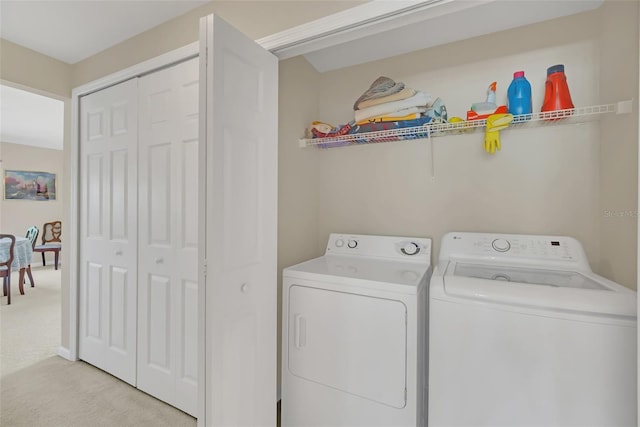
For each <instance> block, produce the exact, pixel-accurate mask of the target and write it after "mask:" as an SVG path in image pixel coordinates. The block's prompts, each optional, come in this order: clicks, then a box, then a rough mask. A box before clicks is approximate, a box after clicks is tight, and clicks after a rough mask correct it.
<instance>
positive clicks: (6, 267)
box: [0, 234, 16, 305]
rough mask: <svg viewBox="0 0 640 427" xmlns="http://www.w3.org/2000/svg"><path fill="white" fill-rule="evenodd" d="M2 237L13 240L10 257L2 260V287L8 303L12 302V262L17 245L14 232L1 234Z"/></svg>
mask: <svg viewBox="0 0 640 427" xmlns="http://www.w3.org/2000/svg"><path fill="white" fill-rule="evenodd" d="M0 239H9V240H11V246H9V258H8V259H6V260H4V261H0V277H2V287H3V288H4V295H5V296H6V297H7V305H9V304H11V263H13V251H14V249H15V246H16V237H15V236H14V235H13V234H0Z"/></svg>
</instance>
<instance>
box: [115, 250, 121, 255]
mask: <svg viewBox="0 0 640 427" xmlns="http://www.w3.org/2000/svg"><path fill="white" fill-rule="evenodd" d="M114 253H115V254H116V255H122V251H121V250H120V249H118V250H117V251H115V252H114Z"/></svg>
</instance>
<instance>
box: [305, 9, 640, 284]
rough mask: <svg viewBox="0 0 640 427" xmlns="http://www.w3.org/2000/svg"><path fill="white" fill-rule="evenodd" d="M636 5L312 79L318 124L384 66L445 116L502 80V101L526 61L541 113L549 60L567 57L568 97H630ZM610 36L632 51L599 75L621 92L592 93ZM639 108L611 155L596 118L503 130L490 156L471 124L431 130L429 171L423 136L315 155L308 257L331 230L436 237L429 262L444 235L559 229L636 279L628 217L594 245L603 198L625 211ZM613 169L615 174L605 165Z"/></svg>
mask: <svg viewBox="0 0 640 427" xmlns="http://www.w3.org/2000/svg"><path fill="white" fill-rule="evenodd" d="M622 7H624V8H626V9H625V10H622ZM618 8H620V9H618ZM636 8H637V4H635V5H622V4H619V3H617V2H615V3H613V4H609V5H607V9H606V10H605V11H603V10H598V11H595V12H591V13H586V14H582V15H579V16H574V17H569V18H562V19H558V20H555V21H551V22H546V23H542V24H537V25H531V26H528V27H526V28H521V29H517V30H511V31H506V32H501V33H498V34H493V35H488V36H484V37H480V38H476V39H474V40H468V41H463V42H458V43H453V44H449V45H446V46H440V47H437V48H432V49H427V50H424V51H421V52H417V53H412V54H408V55H403V56H399V57H395V58H391V59H387V60H383V61H377V62H375V63H369V64H365V65H361V66H356V67H351V68H349V69H345V70H339V71H335V72H330V73H325V74H322V75H321V78H320V83H319V85H318V87H319V88H322V90H321V91H320V92H319V93H320V107H319V108H320V110H319V111H320V115H319V116H318V117H317V119H318V120H322V121H327V122H329V123H333V124H341V123H345V122H347V121H349V120H351V119H352V117H353V112H352V109H351V108H352V104H353V101H354V100H355V99H356V98H357V97H358V96H359V95H360V94H361V93H362V92H363V91H364V90H365V89H366V88H367V87H368V85H369V84H370V83H371V82H372V81H373V80H374V79H375V78H377V77H378V76H380V75H386V76H389V77H391V78H394V79H396V80H399V81H403V82H405V83H406V84H407V85H409V86H411V87H414V88H416V89H421V90H424V91H426V92H428V93H430V94H432V95H433V96H440V97H441V98H442V99H443V100H444V101H445V102H446V105H447V107H448V112H449V115H450V116H453V115H458V116H464V114H465V111H466V110H467V108H468V106H469V105H470V104H471V103H472V102H475V101H481V100H484V94H485V89H486V87H487V86H488V84H489V83H490V82H491V81H494V80H495V81H497V82H498V92H497V94H498V101H499V102H500V101H502V102H505V101H506V89H507V87H508V85H509V83H510V81H511V79H512V73H513V72H514V71H517V70H525V72H526V76H527V78H528V79H529V81H530V82H531V85H532V92H533V106H534V110H537V111H539V109H540V107H541V103H542V98H543V96H544V81H545V78H546V68H547V67H548V66H551V65H554V64H558V63H563V64H565V67H566V74H567V78H568V82H569V87H570V90H571V94H572V97H573V101H574V104H575V105H576V106H586V105H597V104H599V103H601V102H613V101H617V100H622V99H631V98H632V97H633V94H634V93H637V86H636V85H637V81H638V71H637V63H638V47H637V40H638V38H637V36H636V37H632V36H631V35H632V34H634V33H635V34H637V25H638V20H637V13H630V12H634V11H635V10H636ZM629 9H631V10H629ZM627 14H629V15H630V16H628V15H627ZM622 17H626V19H619V18H622ZM610 26H617V28H616V30H617V31H616V33H615V35H607V36H604V35H603V31H604V30H606V29H608V27H610ZM625 34H626V36H624V37H623V35H625ZM619 38H626V39H628V40H629V43H625V44H628V45H629V46H628V48H626V50H624V52H621V53H620V54H616V55H615V56H616V59H617V60H618V62H617V65H616V66H614V67H610V70H609V74H610V76H609V78H608V80H614V81H617V83H615V84H613V85H614V86H615V87H618V88H619V89H621V90H617V91H615V92H616V93H612V94H611V96H607V97H606V99H601V96H600V95H601V91H600V85H601V82H602V84H605V79H604V78H601V73H602V69H603V68H605V67H607V64H608V62H605V61H606V59H605V61H601V56H602V57H603V58H607V56H606V55H607V53H608V52H611V51H613V50H615V49H618V44H616V43H615V41H616V40H617V39H619ZM618 55H619V56H624V57H626V60H625V61H622V60H621V58H618ZM630 64H632V65H630ZM634 88H636V89H634ZM607 89H608V88H607ZM634 90H635V92H634ZM606 91H607V90H606V89H605V88H603V90H602V92H603V93H604V92H606ZM635 117H636V115H635V114H634V115H626V116H621V117H619V118H617V119H616V120H617V122H619V123H624V126H625V127H624V129H625V130H624V131H620V132H617V133H616V141H615V144H616V146H617V147H619V148H620V150H618V149H616V150H613V151H614V152H615V154H613V152H612V153H611V154H610V158H609V160H606V161H605V160H602V159H601V150H605V149H609V148H608V147H609V145H610V144H612V143H613V141H610V140H602V141H601V138H600V127H601V126H603V125H602V124H597V123H589V124H584V125H580V126H552V127H545V128H537V129H525V130H522V129H521V130H511V131H507V132H503V134H502V143H503V150H502V151H501V152H499V153H497V154H496V155H495V156H489V155H487V154H485V153H484V152H483V151H482V148H481V142H482V139H483V135H482V134H480V133H476V134H471V135H460V136H447V137H441V138H435V139H434V140H433V143H434V165H435V171H434V173H435V176H434V178H432V176H431V174H432V171H431V155H430V149H429V144H428V143H427V142H426V141H411V142H402V143H391V144H377V145H371V146H355V147H348V148H339V149H331V150H316V151H315V156H316V157H317V159H318V162H319V171H320V172H319V192H318V197H319V201H318V218H319V220H318V247H317V250H316V253H317V254H319V253H321V252H322V249H323V246H324V245H325V244H326V239H327V236H328V234H329V233H330V232H352V233H373V234H389V235H415V236H428V237H431V238H433V239H434V249H435V252H434V260H436V259H437V255H438V249H439V242H440V239H441V237H442V235H443V234H444V233H446V232H448V231H454V230H459V231H485V232H506V233H524V234H528V233H530V234H559V235H569V236H574V237H576V238H578V239H579V240H581V241H582V243H583V244H584V246H585V248H586V251H587V255H588V257H589V260H590V262H591V263H592V266H593V267H594V269H595V270H596V271H597V272H599V273H602V274H604V275H605V276H607V277H609V278H611V279H613V280H617V281H619V282H621V283H623V284H624V285H625V286H628V287H630V288H635V287H636V283H635V282H636V281H635V270H636V266H635V244H636V242H635V230H636V228H635V221H636V219H635V218H633V219H625V220H624V221H622V220H621V221H618V223H617V224H616V226H615V231H616V238H618V237H620V236H624V245H623V246H621V247H615V244H608V245H606V246H603V241H604V240H607V239H603V234H602V233H603V231H604V230H605V226H604V225H603V219H602V215H601V210H602V201H603V200H606V198H607V197H608V196H611V194H613V193H615V194H616V195H615V197H614V199H615V203H614V202H611V203H613V204H614V205H615V206H620V207H619V208H618V207H616V208H615V209H623V208H624V207H626V209H635V208H634V206H635V203H636V197H637V196H636V195H637V185H636V180H635V178H634V177H635V176H636V174H637V165H636V160H635V159H636V154H635V153H636V152H635V145H636V144H637V140H638V138H637V131H634V129H637V127H636V126H637V125H636V121H635V120H636V118H635ZM605 144H606V145H605ZM621 147H624V148H621ZM603 162H604V163H603ZM616 165H617V166H616ZM615 168H620V170H617V171H615V173H613V174H612V172H614V170H613V169H615ZM603 175H606V179H605V178H603ZM620 182H623V183H624V185H621V184H620ZM612 197H613V196H612ZM623 201H624V203H623ZM605 204H606V205H607V206H609V203H608V202H607V203H605ZM627 206H628V207H627ZM607 237H608V236H607ZM603 249H604V250H603ZM605 251H606V252H607V253H606V254H604V252H605ZM612 260H615V268H614V267H612V265H613V262H612Z"/></svg>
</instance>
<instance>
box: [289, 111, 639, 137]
mask: <svg viewBox="0 0 640 427" xmlns="http://www.w3.org/2000/svg"><path fill="white" fill-rule="evenodd" d="M631 109H632V101H630V100H629V101H621V102H618V103H616V104H604V105H595V106H590V107H580V108H572V109H569V110H558V111H547V112H544V113H534V114H525V115H520V116H515V117H514V119H513V122H511V125H510V126H509V127H508V128H507V129H505V130H510V129H519V128H528V127H540V126H549V125H560V124H575V123H584V122H589V121H594V120H599V119H600V118H601V117H602V116H603V115H605V114H610V113H616V114H623V113H630V112H631ZM485 125H486V120H485V119H482V120H468V121H462V122H457V123H427V124H424V125H422V126H417V127H409V128H399V129H390V130H381V131H376V132H366V133H354V134H348V135H340V136H335V137H327V138H303V139H300V140H299V143H300V147H303V148H305V147H312V146H315V147H319V148H335V147H345V146H349V145H360V144H377V143H383V142H393V141H407V140H414V139H424V138H430V137H439V136H446V135H455V134H463V133H472V132H475V131H478V130H482V129H484V127H485ZM503 132H504V131H503Z"/></svg>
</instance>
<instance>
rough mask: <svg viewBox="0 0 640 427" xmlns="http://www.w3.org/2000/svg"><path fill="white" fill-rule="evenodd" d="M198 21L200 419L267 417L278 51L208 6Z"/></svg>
mask: <svg viewBox="0 0 640 427" xmlns="http://www.w3.org/2000/svg"><path fill="white" fill-rule="evenodd" d="M200 26H201V32H200V44H201V52H200V55H201V56H200V58H201V64H202V65H201V67H202V68H201V73H200V75H201V92H200V93H201V103H200V115H201V116H200V117H201V126H202V128H201V138H200V140H201V141H202V142H203V143H201V144H200V178H201V179H200V182H201V183H204V184H205V185H203V186H201V188H202V189H201V192H200V195H201V197H200V200H201V201H200V227H201V228H200V230H201V233H200V235H201V236H204V238H203V239H201V240H200V241H201V245H200V257H201V259H202V262H203V265H204V266H206V268H205V272H203V274H202V276H201V280H200V286H201V289H200V292H199V294H200V295H201V297H200V299H201V305H200V307H199V308H200V310H201V311H200V312H201V313H205V315H204V318H201V321H202V322H204V324H202V323H201V325H200V326H201V328H200V330H201V333H204V336H201V339H200V342H201V343H203V342H204V343H206V344H204V348H203V349H202V351H201V352H200V353H201V361H200V369H201V371H200V372H201V373H202V372H204V378H205V381H204V389H202V388H201V395H202V396H203V397H204V401H203V402H201V412H200V417H199V418H200V419H199V421H200V422H203V424H206V425H211V426H249V425H250V426H274V425H275V423H276V363H277V362H276V346H277V344H276V340H277V319H276V316H277V314H276V304H277V278H276V276H277V273H276V270H277V268H276V260H277V190H278V188H277V172H278V170H277V159H278V141H277V129H278V60H277V58H276V57H275V56H274V55H272V54H271V53H269V52H267V51H266V50H264V49H263V48H262V47H260V46H259V45H258V44H256V43H255V42H254V41H252V40H250V39H248V38H247V37H246V36H244V35H243V34H241V33H240V32H239V31H237V30H236V29H234V28H233V27H231V26H230V25H229V24H227V23H226V22H224V21H223V20H222V19H220V18H218V17H216V16H214V15H210V16H207V17H205V18H202V20H201V25H200ZM203 83H204V84H203ZM203 296H204V298H203ZM204 338H206V339H204Z"/></svg>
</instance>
